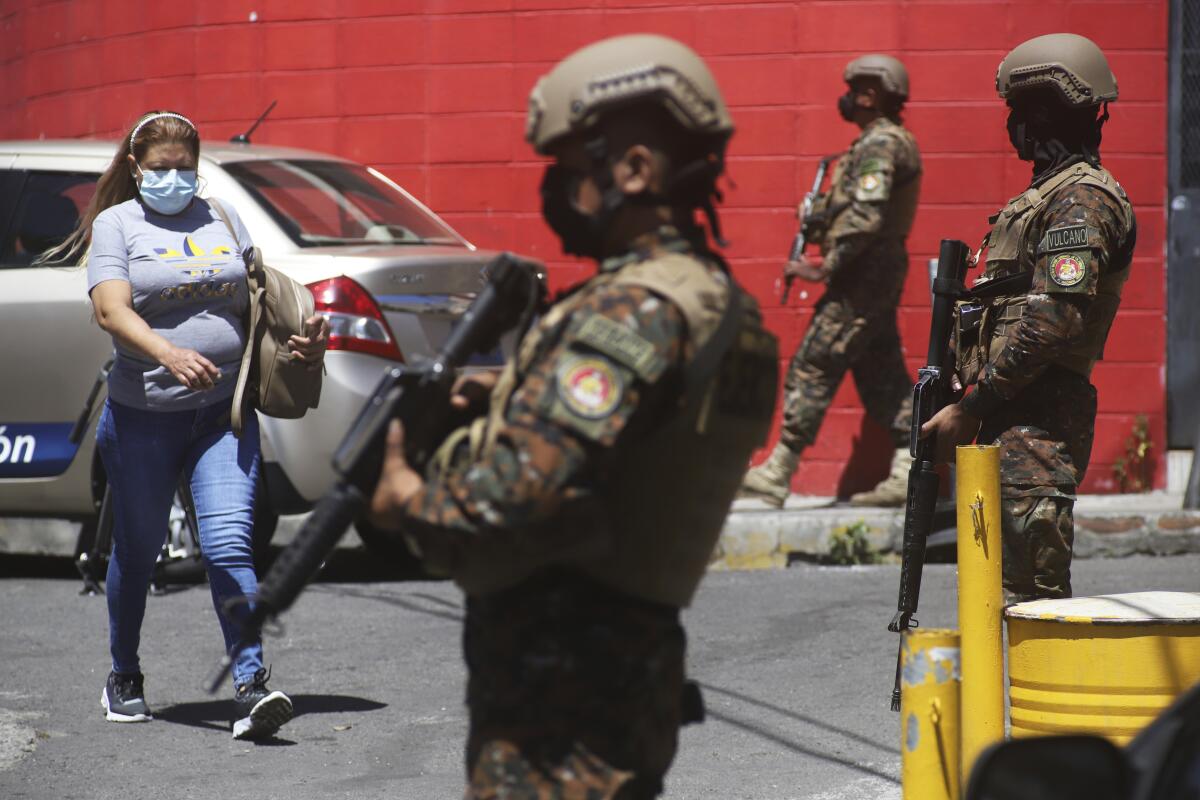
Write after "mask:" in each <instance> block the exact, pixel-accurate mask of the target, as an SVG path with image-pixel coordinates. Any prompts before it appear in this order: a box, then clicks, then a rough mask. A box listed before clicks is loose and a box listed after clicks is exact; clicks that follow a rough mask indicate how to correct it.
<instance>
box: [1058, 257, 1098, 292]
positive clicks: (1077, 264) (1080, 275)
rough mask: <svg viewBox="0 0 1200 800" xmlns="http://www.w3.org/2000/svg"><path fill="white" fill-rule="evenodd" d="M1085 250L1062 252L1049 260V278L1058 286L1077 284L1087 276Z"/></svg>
mask: <svg viewBox="0 0 1200 800" xmlns="http://www.w3.org/2000/svg"><path fill="white" fill-rule="evenodd" d="M1089 258H1090V255H1089V254H1088V253H1087V252H1082V253H1080V252H1076V253H1063V254H1062V255H1058V256H1055V257H1054V258H1052V259H1051V260H1050V279H1051V280H1052V281H1054V282H1055V283H1057V284H1058V285H1059V286H1063V287H1071V286H1077V285H1079V284H1080V283H1082V282H1083V279H1084V278H1086V277H1087V264H1088V259H1089Z"/></svg>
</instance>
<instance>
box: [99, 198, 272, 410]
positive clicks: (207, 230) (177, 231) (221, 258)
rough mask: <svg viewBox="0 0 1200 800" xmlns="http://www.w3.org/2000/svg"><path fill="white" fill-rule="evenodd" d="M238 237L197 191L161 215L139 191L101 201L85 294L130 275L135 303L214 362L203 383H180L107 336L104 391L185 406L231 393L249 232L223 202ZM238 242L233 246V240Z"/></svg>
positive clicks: (241, 332) (172, 336)
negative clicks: (205, 386) (199, 387)
mask: <svg viewBox="0 0 1200 800" xmlns="http://www.w3.org/2000/svg"><path fill="white" fill-rule="evenodd" d="M221 207H222V208H223V209H225V212H226V213H227V214H228V215H229V218H230V221H231V222H232V223H233V227H234V230H236V231H237V241H234V239H233V238H232V237H231V236H230V235H229V230H228V229H227V228H226V227H225V224H224V223H223V222H221V218H220V217H219V216H217V212H216V211H214V210H213V209H212V207H211V206H210V205H209V204H208V203H207V202H205V201H204V200H201V199H200V198H196V199H195V200H193V201H192V203H191V205H189V206H188V207H187V208H186V209H184V210H183V211H182V212H180V213H179V214H175V215H173V216H167V215H165V214H159V213H158V212H157V211H153V210H152V209H150V208H147V207H146V206H144V205H143V204H142V203H141V202H140V201H138V200H137V199H133V200H127V201H125V202H124V203H121V204H120V205H116V206H113V207H112V208H108V209H105V210H104V211H102V212H100V214H99V215H98V216H97V217H96V221H95V222H93V223H92V246H91V254H90V255H89V256H88V261H87V271H88V293H89V294H90V293H91V291H92V289H93V288H95V286H96V284H98V283H102V282H104V281H110V280H119V281H126V282H127V283H129V286H130V290H131V291H132V294H133V309H134V311H136V312H137V313H138V314H139V315H140V316H141V318H142V319H144V320H145V321H146V324H148V325H149V326H150V328H151V329H152V330H153V331H154V332H155V333H157V334H159V335H160V336H162V337H163V338H165V339H166V340H167V341H169V342H171V343H172V344H174V345H175V346H177V347H187V348H190V349H192V350H195V351H197V352H198V353H200V354H201V355H202V356H204V357H205V358H207V359H208V360H209V361H211V362H212V363H213V364H215V365H216V366H217V368H218V369H220V370H221V377H220V378H219V379H218V380H217V382H216V387H215V388H213V389H211V390H209V391H195V390H192V389H189V388H187V387H186V386H184V385H183V384H182V383H180V382H179V381H178V380H176V379H175V376H174V375H172V374H171V373H170V372H169V371H168V370H167V368H166V367H163V366H161V365H159V364H157V363H155V362H153V361H150V360H148V359H147V358H146V357H145V356H143V355H141V354H139V353H135V352H133V351H131V350H130V349H129V348H126V347H124V346H123V345H121V344H120V343H119V342H117V341H116V340H115V339H114V341H113V346H114V348H115V350H116V360H115V362H114V363H113V369H112V372H111V373H110V374H109V376H108V394H109V397H111V398H112V399H113V400H115V401H116V402H118V403H121V404H122V405H127V406H133V407H135V408H147V409H155V410H159V411H186V410H190V409H196V408H201V407H203V406H207V405H212V404H213V403H217V402H220V401H222V400H227V399H229V398H230V397H232V396H233V390H234V386H235V384H236V383H237V376H238V369H239V367H240V366H241V359H242V351H243V350H244V348H245V345H246V321H245V313H246V308H247V302H248V298H247V290H246V262H245V260H244V253H245V252H247V251H248V250H249V249H250V247H251V246H252V242H251V240H250V234H249V233H248V232H247V231H246V228H245V227H244V226H243V225H242V221H241V219H240V218H239V217H238V215H237V212H236V211H235V210H234V208H233V205H232V204H230V203H224V202H223V203H221ZM239 243H240V245H239Z"/></svg>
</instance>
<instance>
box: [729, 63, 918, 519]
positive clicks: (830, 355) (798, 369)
mask: <svg viewBox="0 0 1200 800" xmlns="http://www.w3.org/2000/svg"><path fill="white" fill-rule="evenodd" d="M844 77H845V80H846V84H847V86H848V88H847V91H846V93H845V94H844V95H842V96H841V97H840V98H838V111H839V113H840V114H841V115H842V117H843V119H845V120H846V121H848V122H853V123H854V124H855V125H857V126H858V127H859V128H860V129H861V130H862V133H861V134H860V135H859V137H858V138H857V139H856V140H855V141H854V143H853V144H851V145H850V150H849V152H847V153H846V154H845V155H844V156H843V157H842V158H841V159H840V160H839V161H838V164H837V167H836V168H835V169H834V173H833V179H832V182H831V188H830V191H829V193H827V194H825V195H823V196H822V197H820V198H819V199H818V201H817V202H816V203H815V204H814V212H813V215H812V217H814V218H815V219H813V218H810V219H808V220H801V223H802V224H807V225H808V228H809V230H810V231H815V232H817V233H818V236H817V239H818V240H819V242H820V245H821V253H822V255H821V256H811V255H804V256H802V258H801V260H799V261H789V262H788V263H787V265H786V266H785V267H784V273H785V275H787V276H790V277H796V278H800V279H802V280H805V281H810V282H813V283H824V284H826V285H827V287H828V288H827V289H826V290H825V293H824V294H823V295H822V296H821V299H820V300H819V301H817V305H816V312H815V314H814V315H813V319H812V322H811V323H810V324H809V327H808V332H807V333H806V334H805V336H804V341H803V342H801V344H800V347H799V349H797V350H796V353H795V355H794V356H792V362H791V365H790V366H789V367H788V372H787V377H786V379H785V381H784V409H783V430H782V432H781V434H780V438H779V442H778V443H777V444H776V445H775V448H774V450H772V451H771V455H770V456H769V457H768V458H767V460H766V461H765V462H764V463H762V464H761V465H759V466H758V467H755V468H754V469H752V470H750V472H749V473H747V475H746V479H745V481H744V482H743V484H742V490H743V494H745V495H749V496H752V497H758V498H761V499H762V500H765V501H766V502H768V503H770V504H771V505H774V506H776V507H781V506H782V505H783V502H784V500H786V499H787V496H788V494H789V492H790V485H791V480H792V475H793V473H795V471H796V468H797V466H798V465H799V462H800V453H801V451H803V450H804V448H805V447H808V446H809V445H811V444H812V443H813V442H814V441H815V440H816V438H817V432H818V430H820V427H821V422H822V421H823V420H824V418H825V412H826V410H827V409H828V408H829V404H830V402H831V401H832V400H833V395H834V394H835V393H836V392H837V388H838V386H839V385H841V382H842V378H844V377H845V375H846V370H847V369H849V370H850V371H851V372H852V373H853V375H854V385H855V386H856V387H857V389H858V394H859V397H861V398H862V401H863V405H864V406H865V407H866V410H867V414H869V415H870V417H871V418H872V419H874V420H875V421H876V422H877V423H879V424H880V425H882V426H883V427H884V428H886V429H887V430H888V431H889V432H890V433H891V436H892V440H893V442H894V444H895V446H896V451H895V454H894V456H893V458H892V466H891V470H890V473H889V475H888V477H887V478H886V479H885V480H884V481H883V482H882V483H880V484H879V485H878V486H876V487H875V489H873V490H871V491H869V492H860V493H858V494H855V495H853V496H852V497H851V498H850V501H851V503H853V504H855V505H883V506H901V505H904V499H905V496H906V492H907V480H908V469H909V466H910V465H911V464H912V458H911V456H910V455H909V452H908V436H909V427H910V425H911V420H912V396H911V395H912V387H913V380H912V376H911V375H910V374H909V372H908V369H907V368H906V367H905V365H904V357H903V354H902V350H901V346H900V334H899V331H898V329H897V327H896V306H897V304H898V303H899V302H900V292H901V290H902V289H903V287H904V278H905V275H906V274H907V272H908V251H907V250H906V249H905V240H906V239H907V237H908V233H909V230H911V228H912V223H913V217H914V216H915V215H916V210H917V196H918V194H919V192H920V186H921V156H920V153H919V152H918V151H917V143H916V140H915V139H914V138H913V135H912V134H911V133H909V131H908V130H907V129H906V128H905V127H904V126H903V124H902V123H901V120H900V113H901V111H902V110H903V108H904V103H905V101H906V100H907V99H908V73H907V71H906V70H905V69H904V65H903V64H901V63H900V62H899V61H897V60H896V59H895V58H892V57H891V56H885V55H866V56H862V57H861V58H856V59H855V60H853V61H851V62H850V63H849V64H848V65H847V66H846V70H845V74H844ZM822 228H824V231H823V232H821V229H822Z"/></svg>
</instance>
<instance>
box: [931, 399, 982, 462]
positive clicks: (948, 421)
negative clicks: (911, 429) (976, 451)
mask: <svg viewBox="0 0 1200 800" xmlns="http://www.w3.org/2000/svg"><path fill="white" fill-rule="evenodd" d="M979 425H980V422H979V420H978V419H976V418H975V417H972V416H971V415H970V414H968V413H967V412H965V411H963V410H962V406H960V405H959V404H958V403H951V404H949V405H947V406H944V407H943V408H942V410H941V411H939V412H937V413H936V414H934V415H933V419H931V420H929V422H926V423H925V424H924V425H922V426H921V438H922V439H924V438H926V437H927V436H929V435H930V434H934V433H936V434H937V453H936V458H937V460H938V462H939V463H941V462H953V461H954V448H955V447H958V446H959V445H960V444H970V443H971V442H973V441H975V437H976V436H978V435H979Z"/></svg>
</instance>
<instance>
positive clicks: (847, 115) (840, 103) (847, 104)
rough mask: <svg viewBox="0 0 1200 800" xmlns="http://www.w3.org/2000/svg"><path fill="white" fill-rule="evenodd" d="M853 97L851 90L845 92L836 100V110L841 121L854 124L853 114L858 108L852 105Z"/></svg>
mask: <svg viewBox="0 0 1200 800" xmlns="http://www.w3.org/2000/svg"><path fill="white" fill-rule="evenodd" d="M856 96H857V95H855V93H854V90H853V89H848V90H846V93H845V94H844V95H842V96H841V97H839V98H838V99H837V110H838V113H839V114H841V115H842V119H844V120H846V122H854V112H855V111H857V110H858V106H857V105H856V104H855V103H854V98H855V97H856Z"/></svg>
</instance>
